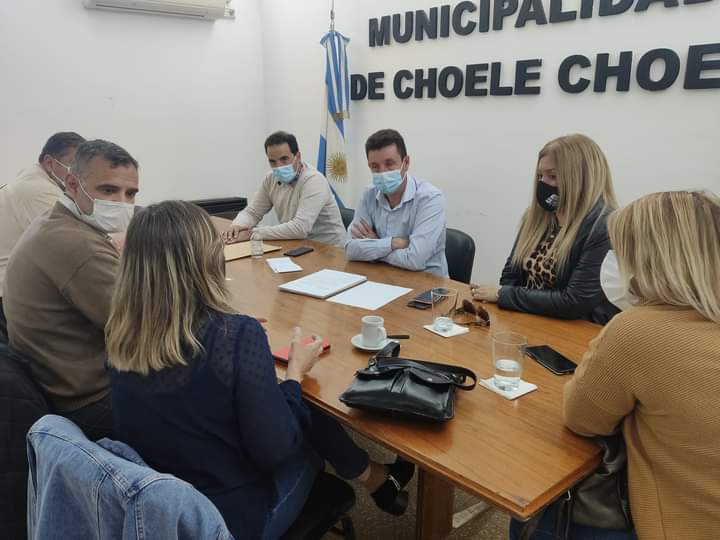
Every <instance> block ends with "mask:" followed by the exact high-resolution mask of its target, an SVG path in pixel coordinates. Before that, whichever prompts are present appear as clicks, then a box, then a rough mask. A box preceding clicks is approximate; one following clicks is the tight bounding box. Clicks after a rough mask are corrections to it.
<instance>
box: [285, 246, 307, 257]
mask: <svg viewBox="0 0 720 540" xmlns="http://www.w3.org/2000/svg"><path fill="white" fill-rule="evenodd" d="M311 251H315V250H314V249H313V248H311V247H305V246H303V247H296V248H295V249H291V250H289V251H286V252H285V253H283V255H285V256H286V257H299V256H300V255H305V254H306V253H310V252H311Z"/></svg>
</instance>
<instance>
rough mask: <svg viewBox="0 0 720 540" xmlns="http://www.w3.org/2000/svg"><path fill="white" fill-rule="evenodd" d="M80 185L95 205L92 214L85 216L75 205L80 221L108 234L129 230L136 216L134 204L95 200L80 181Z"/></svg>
mask: <svg viewBox="0 0 720 540" xmlns="http://www.w3.org/2000/svg"><path fill="white" fill-rule="evenodd" d="M78 185H79V186H80V189H81V190H82V192H83V193H84V194H85V196H86V197H87V198H88V199H90V200H91V201H92V204H93V209H92V212H91V213H90V214H84V213H83V212H82V210H80V207H79V206H78V205H77V203H75V206H76V207H77V209H78V212H79V213H78V218H80V220H82V221H84V222H85V223H87V224H88V225H90V226H91V227H95V228H96V229H99V230H101V231H103V232H106V233H116V232H124V231H126V230H127V228H128V225H129V224H130V220H131V219H132V217H133V214H135V205H134V204H130V203H124V202H115V201H105V200H103V199H93V198H92V197H91V196H90V195H89V194H88V192H87V191H85V188H84V187H83V185H82V183H81V182H80V181H79V180H78Z"/></svg>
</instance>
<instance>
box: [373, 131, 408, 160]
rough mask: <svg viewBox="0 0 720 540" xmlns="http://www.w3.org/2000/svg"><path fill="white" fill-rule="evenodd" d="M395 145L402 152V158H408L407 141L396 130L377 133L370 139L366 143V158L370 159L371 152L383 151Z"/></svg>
mask: <svg viewBox="0 0 720 540" xmlns="http://www.w3.org/2000/svg"><path fill="white" fill-rule="evenodd" d="M391 144H394V145H395V147H396V148H397V149H398V152H400V157H401V158H402V159H405V156H407V149H406V148H405V141H404V140H403V138H402V135H400V134H399V133H398V132H397V131H395V130H394V129H381V130H380V131H376V132H375V133H373V134H372V135H370V136H369V137H368V140H367V142H366V143H365V157H368V154H369V153H370V150H381V149H383V148H385V147H386V146H390V145H391Z"/></svg>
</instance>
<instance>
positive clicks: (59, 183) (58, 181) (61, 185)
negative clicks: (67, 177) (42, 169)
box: [49, 158, 70, 191]
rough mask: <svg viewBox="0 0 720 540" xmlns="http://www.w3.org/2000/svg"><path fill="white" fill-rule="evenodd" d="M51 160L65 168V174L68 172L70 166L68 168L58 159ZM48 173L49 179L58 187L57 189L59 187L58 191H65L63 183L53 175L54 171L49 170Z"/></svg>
mask: <svg viewBox="0 0 720 540" xmlns="http://www.w3.org/2000/svg"><path fill="white" fill-rule="evenodd" d="M52 160H53V161H54V162H55V163H57V164H58V165H60V166H61V167H63V168H65V169H66V170H67V172H70V166H69V165H65V164H64V163H63V162H62V161H60V160H59V159H55V158H52ZM49 172H50V178H52V179H53V180H55V183H56V184H57V185H58V187H59V188H60V189H62V190H63V191H65V182H64V181H63V180H61V179H60V178H58V176H57V175H56V174H55V171H53V170H52V169H50V171H49Z"/></svg>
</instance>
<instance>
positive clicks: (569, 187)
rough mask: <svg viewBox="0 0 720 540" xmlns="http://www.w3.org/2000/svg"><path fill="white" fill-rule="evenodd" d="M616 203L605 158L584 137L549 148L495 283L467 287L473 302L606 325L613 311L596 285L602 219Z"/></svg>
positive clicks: (605, 243)
mask: <svg viewBox="0 0 720 540" xmlns="http://www.w3.org/2000/svg"><path fill="white" fill-rule="evenodd" d="M615 208H617V202H616V200H615V193H614V190H613V186H612V178H611V175H610V169H609V167H608V163H607V159H606V158H605V155H604V154H603V152H602V150H600V147H599V146H598V145H597V144H596V143H595V142H594V141H593V140H592V139H590V138H589V137H586V136H585V135H577V134H576V135H567V136H564V137H559V138H557V139H555V140H553V141H550V142H549V143H547V144H546V145H545V146H544V147H543V149H542V150H540V154H539V156H538V164H537V171H536V175H535V194H534V197H533V201H532V203H531V204H530V206H529V207H528V209H527V210H526V211H525V214H524V216H523V219H522V223H521V225H520V232H519V233H518V236H517V239H516V240H515V245H514V246H513V249H512V252H511V253H510V256H509V257H508V260H507V262H506V263H505V268H504V269H503V272H502V276H500V285H499V286H498V285H470V290H471V292H472V295H473V298H475V299H477V300H482V301H485V302H497V304H498V306H500V307H501V308H503V309H512V310H515V311H524V312H528V313H535V314H537V315H547V316H549V317H557V318H561V319H586V320H590V321H593V322H596V323H600V324H605V323H607V322H608V321H609V320H610V319H611V318H612V317H613V315H615V313H617V312H618V309H617V308H616V307H615V306H613V305H612V304H611V303H610V302H608V300H607V298H606V297H605V294H604V293H603V291H602V287H601V286H600V266H601V264H602V262H603V259H604V258H605V255H606V253H607V251H608V250H609V249H610V243H609V240H608V233H607V225H606V223H607V217H608V215H609V214H610V212H612V211H613V210H614V209H615Z"/></svg>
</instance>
